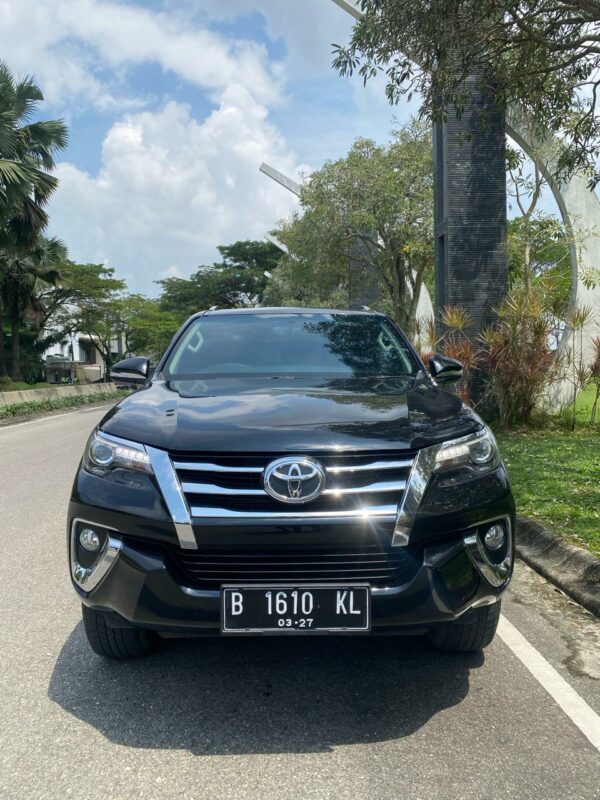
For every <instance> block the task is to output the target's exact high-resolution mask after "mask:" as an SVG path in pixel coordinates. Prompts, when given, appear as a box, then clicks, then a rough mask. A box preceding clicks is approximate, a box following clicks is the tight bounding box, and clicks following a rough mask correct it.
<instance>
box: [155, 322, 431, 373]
mask: <svg viewBox="0 0 600 800" xmlns="http://www.w3.org/2000/svg"><path fill="white" fill-rule="evenodd" d="M418 368H419V367H418V364H417V363H416V361H415V360H414V358H413V356H412V354H411V352H410V350H409V349H408V347H407V346H406V343H405V342H404V341H403V339H402V338H401V337H400V336H399V335H398V334H397V333H396V331H395V330H394V329H393V328H392V327H391V326H390V324H389V323H388V322H387V321H386V320H385V319H384V318H383V317H378V316H375V315H373V316H367V315H364V314H331V313H329V314H327V313H305V314H290V313H281V314H279V313H275V314H273V313H265V314H261V313H260V312H257V313H256V314H214V315H207V316H204V317H198V318H197V319H196V320H194V322H193V323H192V324H191V325H190V327H189V328H187V330H186V331H185V332H184V334H183V335H182V336H181V338H180V339H179V341H178V342H177V344H176V345H175V348H174V349H173V351H172V353H171V355H170V356H169V359H168V361H167V363H166V365H165V370H164V371H165V373H166V375H167V376H168V377H170V378H177V379H178V380H188V379H189V380H194V379H197V378H199V377H200V376H202V377H206V376H208V375H225V374H229V375H236V376H239V375H243V374H247V375H286V376H294V375H301V374H307V373H314V374H319V375H330V376H332V377H364V376H382V375H390V376H396V375H398V376H407V375H415V374H416V372H417V371H418Z"/></svg>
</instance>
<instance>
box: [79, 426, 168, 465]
mask: <svg viewBox="0 0 600 800" xmlns="http://www.w3.org/2000/svg"><path fill="white" fill-rule="evenodd" d="M83 466H84V467H85V469H86V470H87V471H88V472H93V473H94V475H106V474H107V473H108V472H110V471H111V470H113V469H128V470H133V471H134V472H146V473H148V474H150V475H151V474H152V467H151V465H150V456H149V455H148V453H147V452H146V448H145V447H144V445H143V444H138V443H137V442H130V441H128V440H127V439H120V438H118V437H117V436H109V435H108V434H105V433H101V432H100V431H94V433H93V434H92V435H91V436H90V439H89V441H88V443H87V445H86V448H85V453H84V454H83Z"/></svg>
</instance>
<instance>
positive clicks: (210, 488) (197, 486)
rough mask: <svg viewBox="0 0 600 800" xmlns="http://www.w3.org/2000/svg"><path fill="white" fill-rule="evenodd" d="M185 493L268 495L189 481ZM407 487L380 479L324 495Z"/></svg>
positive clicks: (336, 487) (382, 490)
mask: <svg viewBox="0 0 600 800" xmlns="http://www.w3.org/2000/svg"><path fill="white" fill-rule="evenodd" d="M181 488H182V489H183V491H184V493H185V494H214V495H228V496H230V497H235V496H243V497H248V496H250V497H268V494H267V492H265V490H264V489H240V488H237V487H230V486H218V485H217V484H213V483H187V482H184V483H183V484H182V487H181ZM405 488H406V481H405V480H400V481H378V482H376V483H369V484H367V485H366V486H332V487H330V488H329V489H325V491H324V492H323V494H324V495H332V496H336V495H343V494H363V493H365V494H369V493H373V492H402V491H404V489H405Z"/></svg>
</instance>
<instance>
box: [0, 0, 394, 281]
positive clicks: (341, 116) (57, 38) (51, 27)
mask: <svg viewBox="0 0 600 800" xmlns="http://www.w3.org/2000/svg"><path fill="white" fill-rule="evenodd" d="M351 24H352V20H351V19H350V18H349V17H348V16H347V15H346V14H345V13H344V12H343V11H342V10H341V9H339V8H338V7H337V6H336V5H334V4H333V2H331V0H302V2H300V1H299V0H146V2H137V3H136V2H132V0H129V1H128V2H125V0H53V2H52V3H50V2H43V3H42V2H40V0H12V1H11V2H7V3H3V4H1V5H0V31H1V33H0V41H1V43H2V50H1V52H2V58H3V59H4V60H5V61H6V62H7V63H8V65H9V66H10V67H11V69H12V70H13V72H15V73H16V74H18V75H23V74H33V75H35V77H36V79H37V80H38V82H39V83H40V85H41V86H42V89H43V91H44V93H45V96H46V103H45V105H44V113H43V115H44V116H46V117H54V116H61V117H64V118H65V119H66V120H67V121H68V123H69V126H70V131H71V143H70V146H69V149H68V150H67V151H66V152H65V153H64V154H62V156H61V158H60V164H59V167H58V176H59V178H60V181H61V183H60V188H59V190H58V192H57V194H56V196H55V198H54V200H53V201H52V205H51V208H50V212H51V216H52V225H51V231H50V232H51V233H52V234H55V235H58V236H60V237H61V238H63V239H64V241H65V242H66V244H67V245H68V247H69V250H70V253H71V257H72V258H73V259H75V260H77V261H82V262H85V261H94V262H106V263H107V264H109V265H111V266H114V267H116V268H117V270H118V272H119V274H120V275H121V276H123V277H125V278H126V279H127V281H128V284H129V287H130V289H131V290H133V291H143V292H147V293H154V292H155V291H156V287H155V286H154V283H153V282H154V281H155V280H157V279H159V278H161V277H165V276H168V275H182V276H183V275H188V274H189V273H190V272H191V271H193V269H194V268H195V267H196V266H197V265H199V264H203V263H211V262H212V261H213V260H215V259H216V258H217V253H216V246H217V245H219V244H225V243H229V242H232V241H235V240H236V239H240V238H262V236H263V235H264V233H265V232H266V231H268V230H269V229H270V228H271V227H273V226H274V225H275V224H276V223H277V221H278V220H279V219H281V218H282V217H284V216H286V215H288V214H289V213H290V212H291V211H292V209H293V208H294V206H295V200H294V198H293V197H292V196H291V195H289V194H288V193H286V192H285V191H284V190H283V189H282V188H280V187H279V186H277V185H276V184H273V183H272V182H270V181H269V180H268V179H267V178H266V177H264V176H263V175H261V174H260V173H259V172H258V167H259V165H260V163H261V162H262V161H263V160H264V161H267V162H268V163H270V164H272V165H273V166H274V167H277V168H279V169H281V170H282V171H284V172H286V173H287V174H290V175H292V176H294V177H296V178H297V177H298V176H299V175H300V174H302V173H308V172H310V171H311V170H312V169H314V168H317V167H319V166H320V165H321V163H322V162H323V161H324V160H325V159H327V158H336V157H339V156H341V155H343V154H344V153H345V152H346V151H347V150H348V148H349V147H350V145H351V143H352V141H353V140H354V139H355V138H356V137H357V136H372V137H374V138H376V139H378V140H380V141H383V140H385V139H387V138H388V135H389V131H390V128H391V127H392V120H393V117H397V118H398V119H399V120H400V121H402V120H405V119H407V117H408V113H409V112H408V109H407V108H395V109H392V108H390V106H388V104H387V101H386V100H385V96H384V92H383V84H382V83H377V82H376V83H373V84H372V85H369V86H368V87H367V88H364V87H363V86H362V83H361V82H360V80H359V79H353V80H346V79H343V78H340V77H339V76H338V75H337V74H336V73H334V72H333V71H332V69H331V66H330V64H331V58H332V56H331V44H332V42H338V43H343V42H345V41H347V39H348V37H349V34H350V30H351Z"/></svg>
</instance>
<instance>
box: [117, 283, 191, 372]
mask: <svg viewBox="0 0 600 800" xmlns="http://www.w3.org/2000/svg"><path fill="white" fill-rule="evenodd" d="M115 305H116V306H117V310H118V312H119V315H120V318H121V324H122V333H123V336H124V339H125V345H126V350H127V352H132V353H135V354H136V355H147V356H148V357H149V358H150V359H151V360H153V361H158V360H159V358H160V357H161V356H162V354H163V353H164V351H165V350H166V349H167V347H168V346H169V343H170V342H171V339H172V338H173V336H174V335H175V334H176V333H177V330H178V328H179V325H180V321H179V317H178V315H177V314H175V313H174V312H172V311H164V310H163V309H161V307H160V301H159V300H153V299H151V298H149V297H144V296H143V295H141V294H129V295H126V296H125V297H123V298H121V299H120V300H117V301H115Z"/></svg>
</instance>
